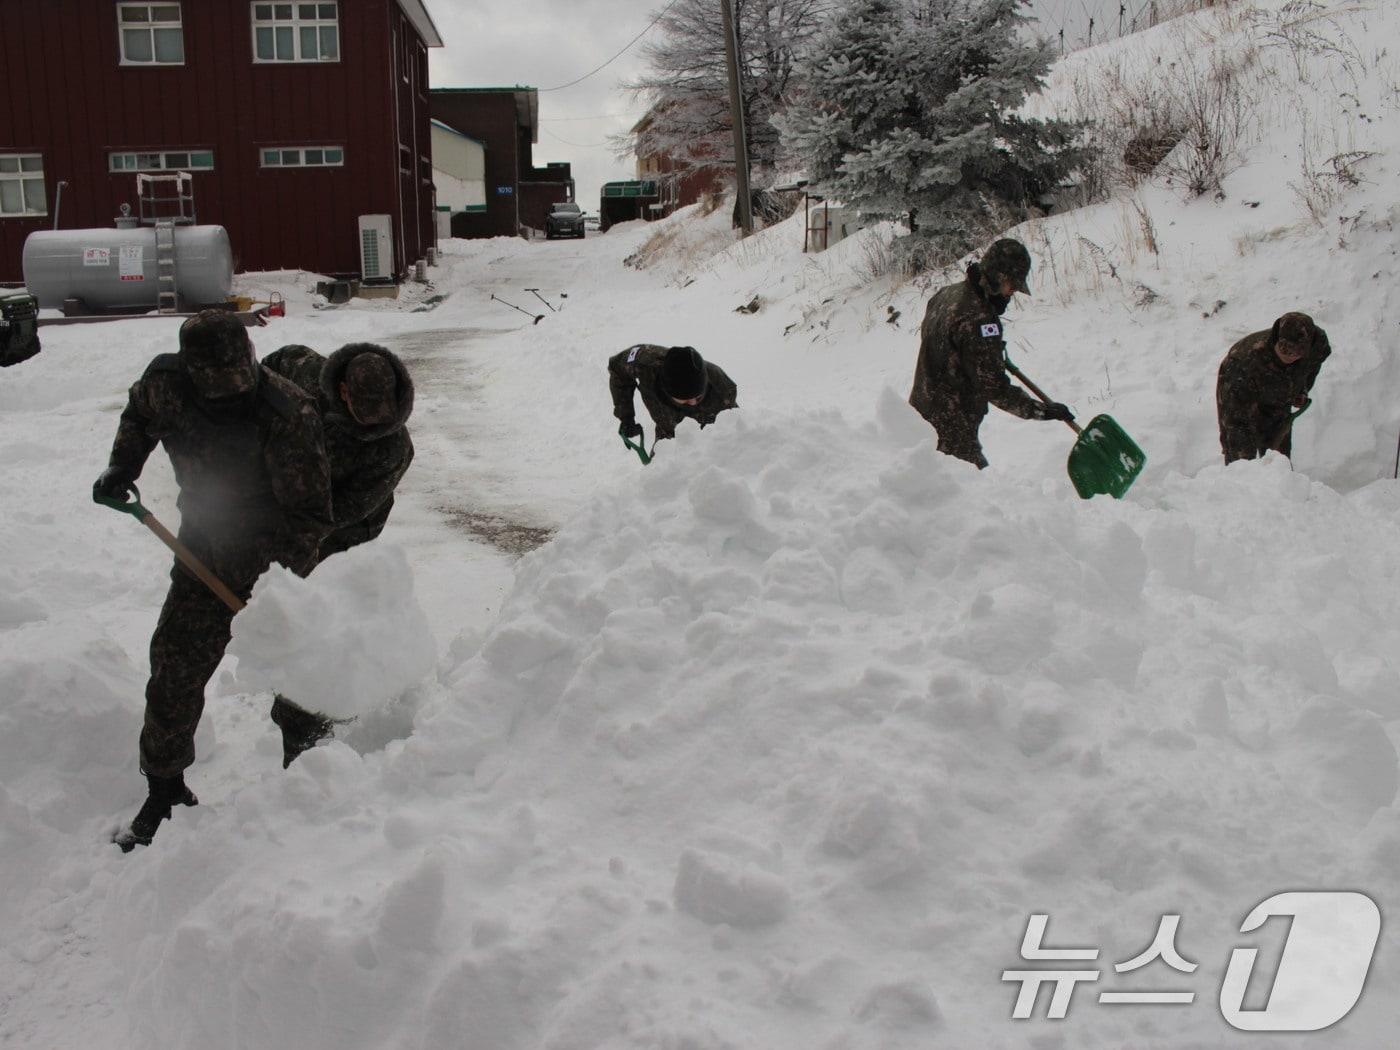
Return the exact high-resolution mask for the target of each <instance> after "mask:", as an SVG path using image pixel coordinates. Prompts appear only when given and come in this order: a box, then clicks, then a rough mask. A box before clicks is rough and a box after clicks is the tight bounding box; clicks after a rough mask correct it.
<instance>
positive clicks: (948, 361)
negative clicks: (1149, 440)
mask: <svg viewBox="0 0 1400 1050" xmlns="http://www.w3.org/2000/svg"><path fill="white" fill-rule="evenodd" d="M1030 270H1031V257H1030V253H1029V252H1027V251H1026V249H1025V246H1024V245H1022V244H1021V243H1020V242H1019V241H1014V240H1010V239H1009V238H1008V239H1004V240H1000V241H997V242H996V243H995V244H993V245H992V246H991V247H990V248H988V249H987V251H986V254H984V255H983V256H982V261H981V262H980V263H973V264H972V265H971V266H969V267H968V268H967V279H966V280H964V281H961V282H959V283H958V284H954V285H949V286H948V287H946V288H943V289H941V290H940V291H938V292H937V293H936V294H935V295H934V296H933V298H932V299H930V300H929V304H928V310H927V311H926V312H925V313H924V323H923V325H922V327H921V328H920V330H919V335H920V338H919V363H918V365H917V366H916V367H915V369H914V388H913V390H912V391H910V393H909V404H911V405H913V406H914V409H915V411H917V412H918V413H919V415H921V416H923V417H924V418H925V419H927V420H928V421H929V422H930V423H932V424H933V428H934V430H935V431H936V432H937V434H938V451H939V452H944V453H947V454H948V455H950V456H956V457H957V458H958V459H965V460H967V462H969V463H972V464H975V465H976V466H977V467H978V469H981V468H983V467H985V466H986V465H987V459H986V457H985V456H984V455H983V454H982V444H981V442H980V441H979V440H978V439H977V431H978V430H979V429H980V428H981V426H982V419H983V417H984V416H986V414H987V405H988V404H993V405H996V406H997V407H998V408H1000V409H1002V410H1003V411H1006V412H1010V413H1011V414H1012V415H1014V416H1020V417H1021V418H1022V419H1039V420H1064V421H1069V420H1072V419H1074V415H1073V413H1071V412H1070V410H1069V409H1068V408H1067V407H1066V406H1064V405H1062V404H1059V403H1057V402H1050V403H1046V402H1044V401H1040V400H1037V399H1036V398H1033V397H1031V396H1030V395H1029V394H1027V393H1026V392H1025V391H1024V390H1022V389H1021V388H1020V387H1018V386H1013V385H1012V383H1011V380H1010V378H1009V377H1008V376H1007V374H1006V343H1005V341H1004V339H1003V332H1002V324H1001V315H1002V313H1004V312H1005V310H1006V307H1007V305H1008V304H1009V303H1010V302H1011V296H1012V294H1013V293H1015V292H1028V291H1029V289H1028V288H1027V286H1026V277H1027V275H1029V273H1030Z"/></svg>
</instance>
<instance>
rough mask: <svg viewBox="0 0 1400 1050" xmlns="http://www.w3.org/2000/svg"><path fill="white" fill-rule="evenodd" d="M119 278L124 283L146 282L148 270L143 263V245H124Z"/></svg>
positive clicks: (119, 263)
mask: <svg viewBox="0 0 1400 1050" xmlns="http://www.w3.org/2000/svg"><path fill="white" fill-rule="evenodd" d="M118 266H119V270H118V274H117V276H118V277H119V279H121V280H123V281H144V280H145V279H146V269H145V266H144V265H143V262H142V251H141V245H139V244H123V245H122V249H121V259H120V261H119V262H118Z"/></svg>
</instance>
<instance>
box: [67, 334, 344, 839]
mask: <svg viewBox="0 0 1400 1050" xmlns="http://www.w3.org/2000/svg"><path fill="white" fill-rule="evenodd" d="M157 444H162V445H164V446H165V450H166V453H167V454H168V455H169V456H170V461H171V465H172V466H173V467H174V470H175V480H176V482H177V484H178V485H179V487H180V497H179V508H180V532H179V544H180V545H181V546H182V547H183V548H185V550H186V552H187V554H188V559H186V558H185V557H184V556H181V558H182V560H181V561H179V562H177V564H176V565H175V567H174V569H173V571H172V572H171V574H170V578H171V583H170V591H169V593H168V594H167V595H166V599H165V604H164V606H163V607H162V608H161V612H160V618H159V620H158V621H157V623H156V628H155V632H154V634H153V635H152V636H151V677H150V681H149V682H148V684H147V686H146V714H145V724H144V726H143V728H142V731H141V747H140V759H141V772H142V773H143V774H145V776H146V779H147V782H148V785H149V794H148V797H147V799H146V801H145V803H144V804H143V805H142V806H141V809H140V811H139V812H138V813H137V814H136V816H135V818H134V819H133V820H132V821H131V824H130V825H129V826H128V827H126V828H124V829H122V830H121V831H119V832H118V833H117V835H116V836H115V838H114V841H115V842H116V843H117V844H118V845H120V846H121V847H122V849H123V850H127V851H129V850H131V849H132V848H133V847H135V846H136V845H138V844H143V845H145V844H149V843H150V841H151V839H152V837H153V836H154V835H155V833H156V830H157V828H158V827H159V826H160V823H161V822H162V821H163V820H166V819H168V818H169V817H170V814H171V810H172V807H174V806H177V805H181V806H193V805H196V804H197V802H198V800H197V799H196V798H195V796H194V794H193V792H191V791H190V789H189V788H188V787H187V786H186V785H185V780H184V771H185V770H186V769H187V768H188V767H189V766H190V765H191V764H193V762H194V757H195V754H194V736H195V729H196V727H197V726H198V725H199V719H200V716H201V714H202V713H203V710H204V688H205V686H206V684H207V683H208V681H209V679H210V678H211V677H212V676H213V674H214V670H215V669H216V668H217V667H218V665H219V661H220V660H221V659H222V658H223V655H224V649H225V648H226V647H227V645H228V642H229V637H230V631H231V625H232V622H233V616H234V613H235V612H236V605H235V604H234V603H233V602H230V601H229V598H230V597H232V598H233V599H235V601H236V602H242V601H246V600H247V598H248V596H249V595H250V594H251V593H252V589H253V584H254V582H255V581H256V580H257V578H258V577H259V576H260V575H262V573H263V572H264V571H265V570H266V569H267V567H268V566H269V565H270V564H271V563H272V562H279V563H281V564H282V565H285V566H286V567H287V568H289V569H291V570H292V571H293V572H296V573H297V574H299V575H303V576H304V575H306V574H307V573H309V572H310V571H311V570H312V569H313V568H314V567H315V566H316V562H317V556H318V547H319V544H320V542H321V539H322V537H324V536H325V535H326V534H328V533H329V532H330V531H331V528H332V517H331V480H330V468H329V465H328V462H327V458H326V449H325V441H324V438H323V435H322V428H321V420H320V417H319V416H318V415H317V412H316V407H315V404H314V403H313V402H312V401H311V399H310V398H309V397H307V396H306V395H305V394H303V393H302V392H301V391H300V390H299V389H297V387H296V386H294V385H293V384H291V383H289V382H287V381H286V380H284V379H282V378H281V377H280V376H276V375H274V374H272V373H271V372H269V371H268V370H267V369H265V368H263V367H262V366H261V365H259V364H258V362H257V359H256V357H255V355H254V352H253V346H252V343H251V341H250V340H249V339H248V334H247V332H246V330H245V329H244V328H243V326H242V324H240V323H239V321H238V320H237V319H236V318H234V317H233V316H232V315H230V314H227V313H224V312H222V311H217V310H209V311H204V312H203V313H200V314H197V315H195V316H194V317H192V318H190V319H189V320H188V321H186V322H185V323H184V325H183V326H182V327H181V329H180V351H179V353H178V354H162V355H160V356H158V357H157V358H156V359H155V360H153V361H152V362H151V363H150V365H148V366H147V368H146V370H145V372H144V373H143V374H142V376H141V378H140V379H138V380H137V381H136V382H135V383H134V384H133V385H132V387H131V391H130V394H129V397H128V401H127V405H126V409H125V410H124V411H123V412H122V416H121V422H120V424H119V426H118V428H117V436H116V440H115V441H114V442H113V445H112V455H111V460H110V465H109V466H108V467H107V469H106V470H105V471H104V472H103V473H102V476H101V477H99V478H98V479H97V481H96V483H95V484H94V485H93V498H94V499H95V500H97V501H98V502H99V503H105V504H108V505H112V504H125V503H126V502H127V497H128V494H129V493H134V492H135V482H136V480H137V478H139V477H140V475H141V470H142V468H143V467H144V466H145V463H146V460H147V458H148V457H149V456H150V454H151V452H152V451H154V449H155V446H156V445H157ZM142 510H143V511H144V508H142ZM137 516H138V517H142V520H146V519H147V518H148V517H149V516H148V515H142V514H139V513H138V515H137ZM147 524H148V526H149V525H150V524H151V523H150V522H149V521H148V522H147ZM157 524H158V523H157ZM167 535H168V534H167ZM189 559H193V560H194V561H197V562H198V563H201V564H202V565H203V566H205V567H206V568H207V569H208V571H209V573H210V574H211V575H212V576H213V577H216V578H217V580H218V581H222V583H223V584H225V585H226V587H225V588H224V589H225V591H226V593H224V594H223V595H222V596H221V595H219V594H218V593H216V591H217V588H214V587H213V585H212V584H211V583H208V582H207V580H206V581H202V580H201V578H198V577H197V576H196V575H195V573H196V572H197V571H198V570H195V569H193V567H192V565H191V566H190V567H187V565H188V563H189ZM284 732H285V730H284Z"/></svg>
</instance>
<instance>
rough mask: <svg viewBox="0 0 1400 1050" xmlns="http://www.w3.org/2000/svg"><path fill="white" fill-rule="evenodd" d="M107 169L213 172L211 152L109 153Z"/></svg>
mask: <svg viewBox="0 0 1400 1050" xmlns="http://www.w3.org/2000/svg"><path fill="white" fill-rule="evenodd" d="M107 169H108V170H109V171H114V172H123V171H213V170H214V153H213V151H212V150H163V151H160V152H154V153H109V154H108V155H107Z"/></svg>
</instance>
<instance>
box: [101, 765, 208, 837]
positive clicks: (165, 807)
mask: <svg viewBox="0 0 1400 1050" xmlns="http://www.w3.org/2000/svg"><path fill="white" fill-rule="evenodd" d="M146 781H147V783H148V784H150V793H149V794H148V795H147V796H146V801H145V802H143V803H142V804H141V808H140V809H139V810H138V811H137V813H136V816H135V817H133V818H132V820H131V823H130V824H129V825H127V826H126V827H125V828H123V829H122V830H121V831H119V832H117V833H116V835H114V836H113V837H112V841H113V842H115V843H116V844H117V845H118V846H120V847H121V848H122V852H123V853H130V852H131V851H132V850H133V849H135V848H136V847H137V846H149V845H150V844H151V839H153V838H155V834H156V829H157V828H158V827H160V822H161V821H162V820H169V819H170V811H171V809H172V808H173V807H175V806H197V805H199V799H197V798H195V797H194V792H193V791H191V790H190V789H189V788H187V787H186V786H185V775H184V774H183V773H176V774H175V775H174V776H173V777H157V776H152V775H151V774H150V773H147V774H146Z"/></svg>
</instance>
